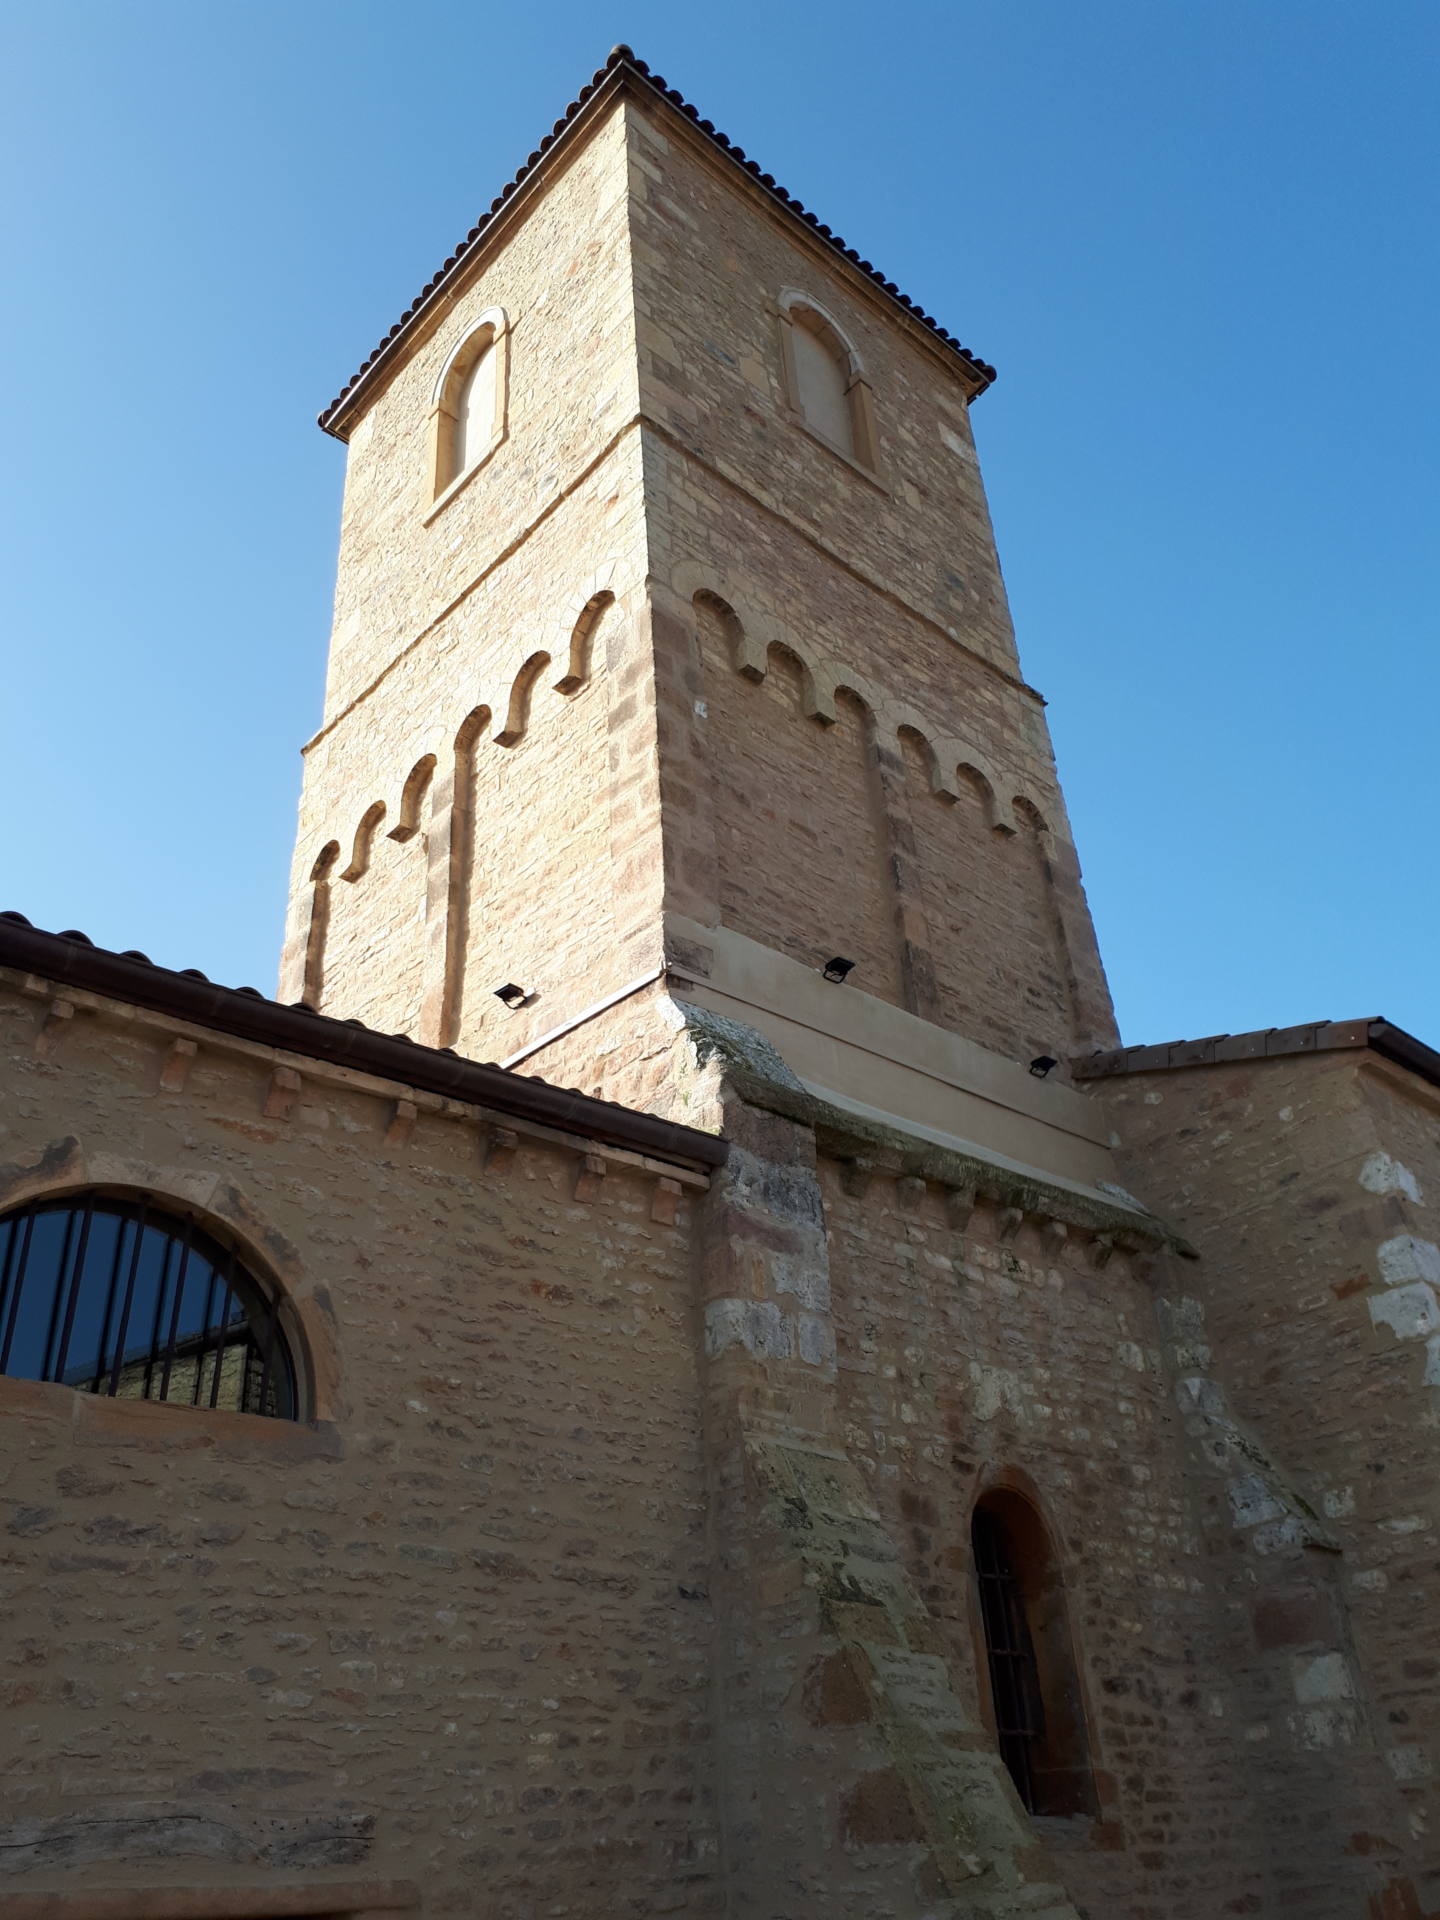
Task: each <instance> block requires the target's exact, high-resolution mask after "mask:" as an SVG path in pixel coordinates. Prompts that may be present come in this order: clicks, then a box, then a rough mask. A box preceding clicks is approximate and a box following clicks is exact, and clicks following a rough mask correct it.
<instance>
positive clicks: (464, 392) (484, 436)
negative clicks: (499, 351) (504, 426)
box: [451, 342, 495, 479]
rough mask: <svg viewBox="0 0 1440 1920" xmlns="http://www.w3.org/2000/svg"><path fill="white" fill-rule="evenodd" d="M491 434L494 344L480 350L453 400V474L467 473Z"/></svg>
mask: <svg viewBox="0 0 1440 1920" xmlns="http://www.w3.org/2000/svg"><path fill="white" fill-rule="evenodd" d="M494 437H495V347H494V343H493V342H491V344H490V345H489V346H486V347H484V348H482V349H481V352H480V355H479V358H478V359H477V360H476V362H475V364H474V366H473V367H471V369H470V371H469V373H467V374H466V376H465V380H464V384H463V385H462V386H461V388H460V393H459V397H458V398H457V400H456V403H455V447H454V456H453V465H454V469H455V473H454V474H452V475H451V478H452V479H453V478H455V476H456V475H458V474H462V473H467V472H468V471H469V470H470V468H471V467H473V466H474V464H475V462H476V461H477V460H478V459H479V458H480V456H481V455H482V454H484V453H488V452H489V450H490V443H491V441H492V440H493V439H494Z"/></svg>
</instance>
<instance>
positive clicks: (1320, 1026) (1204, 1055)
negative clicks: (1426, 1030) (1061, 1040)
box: [1073, 1018, 1440, 1086]
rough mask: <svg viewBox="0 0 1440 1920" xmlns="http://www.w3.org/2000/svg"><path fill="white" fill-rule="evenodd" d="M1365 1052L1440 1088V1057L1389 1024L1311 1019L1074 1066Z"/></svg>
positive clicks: (1125, 1051) (1131, 1066) (1145, 1069)
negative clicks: (1289, 1024)
mask: <svg viewBox="0 0 1440 1920" xmlns="http://www.w3.org/2000/svg"><path fill="white" fill-rule="evenodd" d="M1361 1047H1364V1048H1368V1049H1369V1050H1370V1051H1371V1052H1372V1053H1378V1054H1380V1055H1381V1056H1382V1058H1384V1059H1387V1060H1393V1061H1395V1062H1397V1063H1398V1064H1399V1065H1401V1066H1404V1067H1408V1068H1410V1070H1411V1071H1412V1072H1413V1073H1418V1074H1419V1075H1420V1076H1421V1077H1422V1079H1426V1080H1430V1081H1433V1082H1434V1084H1435V1085H1436V1086H1440V1053H1437V1052H1436V1051H1435V1050H1434V1048H1433V1047H1427V1046H1426V1045H1425V1043H1424V1042H1423V1041H1421V1040H1417V1039H1416V1038H1415V1036H1414V1035H1413V1034H1411V1033H1406V1031H1405V1030H1404V1028H1403V1027H1396V1026H1392V1025H1391V1023H1390V1022H1389V1021H1388V1020H1384V1019H1378V1018H1377V1019H1368V1020H1311V1021H1306V1022H1304V1023H1302V1024H1301V1025H1299V1026H1294V1027H1260V1028H1257V1029H1256V1030H1255V1031H1253V1032H1251V1033H1216V1034H1211V1035H1209V1036H1208V1038H1206V1039H1203V1040H1168V1041H1162V1042H1161V1043H1160V1044H1159V1045H1157V1046H1142V1047H1113V1048H1111V1049H1110V1050H1109V1051H1108V1052H1105V1053H1092V1054H1090V1055H1089V1056H1087V1057H1086V1058H1085V1059H1081V1060H1076V1061H1075V1062H1074V1063H1073V1071H1074V1073H1075V1076H1076V1078H1077V1079H1080V1080H1105V1079H1114V1078H1118V1077H1119V1076H1121V1075H1124V1074H1131V1073H1174V1072H1177V1071H1178V1070H1179V1069H1181V1068H1182V1067H1211V1066H1222V1065H1227V1064H1230V1063H1232V1062H1238V1061H1242V1060H1274V1059H1281V1058H1293V1057H1294V1056H1295V1055H1296V1054H1304V1053H1333V1052H1339V1051H1347V1050H1353V1049H1356V1048H1361Z"/></svg>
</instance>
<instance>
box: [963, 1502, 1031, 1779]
mask: <svg viewBox="0 0 1440 1920" xmlns="http://www.w3.org/2000/svg"><path fill="white" fill-rule="evenodd" d="M972 1538H973V1542H974V1549H975V1573H976V1577H977V1580H978V1583H979V1588H980V1616H981V1620H982V1621H983V1623H984V1628H985V1651H986V1654H987V1656H988V1660H989V1667H990V1693H991V1697H992V1699H993V1701H994V1704H995V1734H996V1738H997V1740H998V1742H999V1745H1000V1757H1001V1759H1002V1760H1003V1761H1004V1762H1005V1765H1006V1767H1007V1768H1008V1769H1009V1772H1010V1777H1011V1779H1012V1780H1013V1781H1014V1782H1015V1790H1016V1792H1017V1793H1018V1794H1019V1795H1020V1799H1021V1802H1022V1804H1023V1805H1024V1807H1025V1810H1026V1811H1027V1812H1028V1813H1035V1812H1037V1811H1038V1802H1037V1796H1036V1791H1035V1766H1034V1761H1035V1749H1036V1747H1037V1745H1038V1744H1039V1742H1040V1740H1041V1739H1042V1738H1043V1737H1044V1733H1045V1711H1044V1705H1043V1703H1042V1700H1041V1697H1040V1669H1039V1666H1038V1664H1037V1662H1036V1659H1035V1648H1034V1644H1033V1642H1032V1641H1031V1638H1030V1628H1029V1626H1028V1624H1027V1622H1026V1619H1025V1608H1024V1604H1023V1602H1022V1600H1021V1597H1020V1583H1019V1579H1018V1576H1017V1574H1016V1570H1015V1565H1014V1562H1013V1561H1012V1559H1011V1557H1010V1553H1009V1542H1008V1541H1007V1539H1006V1537H1005V1526H1004V1523H1003V1521H1001V1520H1000V1519H999V1517H998V1516H997V1515H995V1514H993V1513H989V1512H987V1511H986V1509H985V1508H983V1507H982V1508H981V1509H980V1510H979V1511H978V1512H977V1513H976V1515H975V1520H974V1526H973V1530H972Z"/></svg>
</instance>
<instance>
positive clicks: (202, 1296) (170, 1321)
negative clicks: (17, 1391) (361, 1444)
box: [0, 1191, 300, 1420]
mask: <svg viewBox="0 0 1440 1920" xmlns="http://www.w3.org/2000/svg"><path fill="white" fill-rule="evenodd" d="M280 1305H281V1303H280V1296H279V1292H278V1290H277V1289H276V1288H275V1287H274V1285H273V1284H272V1283H271V1282H269V1281H267V1280H265V1279H262V1278H261V1276H260V1275H259V1274H257V1273H256V1272H254V1271H253V1270H252V1269H251V1268H250V1267H249V1266H247V1265H246V1263H245V1262H244V1261H243V1260H242V1259H241V1257H240V1254H239V1251H238V1250H237V1249H236V1248H235V1247H233V1246H230V1245H227V1244H225V1243H223V1242H222V1241H220V1240H219V1239H217V1238H216V1237H215V1236H214V1235H212V1234H210V1233H207V1232H206V1231H205V1230H204V1229H203V1228H202V1227H201V1226H200V1225H199V1224H198V1222H197V1221H195V1220H194V1219H193V1218H192V1217H190V1216H189V1215H187V1214H175V1213H171V1212H169V1211H168V1209H166V1208H165V1206H164V1205H163V1203H161V1202H157V1201H155V1200H153V1199H152V1198H150V1197H149V1196H148V1195H129V1194H126V1195H119V1194H110V1193H104V1192H99V1191H88V1192H82V1193H71V1194H67V1195H65V1197H64V1198H63V1199H48V1200H37V1201H32V1202H31V1203H30V1205H28V1206H23V1207H18V1208H16V1209H15V1211H14V1212H12V1213H7V1214H6V1215H4V1217H3V1218H0V1374H8V1375H10V1376H11V1377H12V1378H16V1379H20V1380H48V1381H54V1382H56V1383H57V1384H59V1385H61V1386H67V1387H74V1388H76V1389H77V1391H79V1392H81V1393H95V1394H101V1395H104V1396H108V1397H110V1398H112V1399H117V1400H165V1401H169V1402H171V1403H175V1402H178V1403H179V1404H181V1405H182V1406H191V1407H214V1408H219V1409H222V1410H224V1411H227V1412H230V1413H264V1414H270V1415H271V1416H273V1417H274V1418H277V1419H281V1420H295V1419H298V1418H299V1417H300V1410H299V1381H298V1377H297V1370H296V1367H295V1363H294V1360H293V1358H292V1356H291V1351H290V1347H289V1344H288V1342H287V1341H286V1339H285V1335H284V1333H283V1332H282V1330H281V1326H280Z"/></svg>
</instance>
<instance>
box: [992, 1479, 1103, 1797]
mask: <svg viewBox="0 0 1440 1920" xmlns="http://www.w3.org/2000/svg"><path fill="white" fill-rule="evenodd" d="M970 1538H971V1545H972V1549H973V1552H974V1556H975V1578H976V1584H977V1587H978V1589H979V1601H980V1626H981V1631H982V1634H983V1638H984V1646H985V1671H986V1675H987V1678H988V1682H989V1689H988V1691H989V1709H990V1714H989V1717H990V1720H991V1724H992V1728H993V1731H994V1734H995V1738H996V1741H997V1743H998V1745H999V1748H1000V1757H1001V1759H1002V1760H1003V1761H1004V1762H1005V1765H1006V1767H1007V1768H1008V1770H1009V1773H1010V1778H1011V1779H1012V1780H1013V1781H1014V1783H1015V1791H1016V1792H1017V1793H1018V1794H1019V1796H1020V1799H1021V1801H1022V1803H1023V1804H1024V1806H1025V1808H1026V1810H1027V1811H1028V1812H1030V1813H1034V1814H1087V1813H1093V1812H1094V1810H1095V1797H1094V1784H1093V1781H1092V1778H1091V1771H1090V1754H1089V1742H1088V1739H1087V1737H1086V1731H1085V1717H1084V1710H1083V1707H1082V1703H1081V1697H1080V1681H1079V1675H1078V1674H1077V1672H1076V1668H1075V1656H1074V1651H1073V1648H1072V1646H1071V1641H1070V1627H1069V1621H1068V1619H1067V1617H1066V1610H1065V1592H1064V1588H1063V1586H1062V1585H1061V1580H1060V1570H1059V1568H1058V1566H1057V1565H1056V1563H1055V1556H1054V1553H1053V1551H1052V1550H1051V1546H1050V1541H1049V1537H1048V1535H1047V1533H1046V1530H1045V1524H1044V1522H1043V1521H1042V1520H1041V1518H1040V1515H1039V1514H1038V1513H1037V1512H1036V1511H1035V1508H1034V1507H1033V1506H1031V1504H1030V1502H1029V1501H1028V1500H1026V1499H1025V1498H1024V1497H1023V1496H1022V1495H1020V1494H1018V1493H1015V1492H1013V1491H1012V1490H1011V1489H1009V1488H996V1489H994V1490H992V1491H991V1492H990V1493H987V1494H986V1495H985V1496H984V1497H983V1499H981V1500H980V1502H979V1503H978V1505H977V1506H976V1508H975V1512H974V1515H973V1517H972V1520H971V1526H970Z"/></svg>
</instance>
